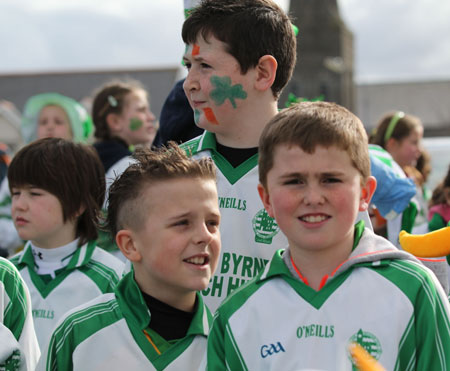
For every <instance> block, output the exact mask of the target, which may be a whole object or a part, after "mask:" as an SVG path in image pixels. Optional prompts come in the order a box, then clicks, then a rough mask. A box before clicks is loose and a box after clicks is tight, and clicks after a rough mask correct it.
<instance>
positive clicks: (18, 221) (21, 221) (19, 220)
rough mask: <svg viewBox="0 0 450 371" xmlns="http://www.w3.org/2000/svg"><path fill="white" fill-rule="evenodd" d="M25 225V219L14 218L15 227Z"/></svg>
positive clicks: (26, 221)
mask: <svg viewBox="0 0 450 371" xmlns="http://www.w3.org/2000/svg"><path fill="white" fill-rule="evenodd" d="M26 223H28V220H26V219H25V218H21V217H17V218H16V223H15V224H16V225H25V224H26Z"/></svg>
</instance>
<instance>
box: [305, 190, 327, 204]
mask: <svg viewBox="0 0 450 371" xmlns="http://www.w3.org/2000/svg"><path fill="white" fill-rule="evenodd" d="M324 201H325V197H324V196H323V195H322V192H320V190H318V189H316V187H309V188H308V189H307V190H306V191H305V194H304V196H303V202H304V203H305V204H306V205H320V204H323V203H324Z"/></svg>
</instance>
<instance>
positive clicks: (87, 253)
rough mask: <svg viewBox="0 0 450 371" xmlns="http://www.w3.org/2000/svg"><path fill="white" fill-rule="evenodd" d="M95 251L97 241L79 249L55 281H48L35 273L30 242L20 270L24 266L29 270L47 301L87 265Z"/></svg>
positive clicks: (21, 257) (22, 256)
mask: <svg viewBox="0 0 450 371" xmlns="http://www.w3.org/2000/svg"><path fill="white" fill-rule="evenodd" d="M94 249H95V241H90V242H89V243H87V244H85V245H83V246H81V247H79V248H78V249H77V250H76V251H75V253H74V254H73V256H72V258H71V259H70V261H69V264H67V266H66V267H65V268H63V269H61V270H59V271H58V272H59V273H58V274H57V275H56V277H55V278H54V279H52V280H51V281H48V280H47V279H46V278H45V275H44V276H40V275H38V274H37V273H36V271H35V266H36V265H35V262H34V256H33V252H32V249H31V243H30V242H29V241H28V242H27V244H26V245H25V248H24V251H23V252H22V254H21V256H20V257H19V260H18V264H17V265H18V266H19V270H20V269H22V268H23V266H25V267H27V268H28V272H29V274H30V278H31V281H33V284H34V285H35V286H36V289H37V290H38V291H39V293H40V294H41V296H42V297H43V298H44V299H45V298H46V297H47V296H48V295H49V294H50V293H51V292H52V291H53V289H55V288H56V287H57V286H58V285H59V284H60V283H61V282H62V281H64V279H65V278H66V277H67V276H68V275H69V274H70V273H72V271H73V270H75V269H77V268H79V267H81V266H83V265H86V264H87V263H88V262H89V260H90V259H91V257H92V254H93V253H94Z"/></svg>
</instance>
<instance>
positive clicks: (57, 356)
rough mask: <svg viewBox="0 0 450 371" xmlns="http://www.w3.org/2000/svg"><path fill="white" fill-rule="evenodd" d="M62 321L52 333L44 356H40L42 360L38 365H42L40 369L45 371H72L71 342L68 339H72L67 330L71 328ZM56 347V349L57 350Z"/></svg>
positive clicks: (70, 333) (69, 331)
mask: <svg viewBox="0 0 450 371" xmlns="http://www.w3.org/2000/svg"><path fill="white" fill-rule="evenodd" d="M66 323H67V322H66V321H64V322H63V323H62V324H61V325H60V326H59V327H57V328H56V329H55V331H54V332H53V334H52V336H51V338H50V342H49V344H48V348H47V350H46V353H45V354H42V359H41V360H40V362H39V364H40V365H42V369H43V370H46V371H57V370H64V371H71V370H73V363H72V353H73V349H72V342H71V341H70V338H71V337H72V332H71V330H69V329H70V328H71V326H70V324H69V326H67V325H66ZM57 345H58V349H57Z"/></svg>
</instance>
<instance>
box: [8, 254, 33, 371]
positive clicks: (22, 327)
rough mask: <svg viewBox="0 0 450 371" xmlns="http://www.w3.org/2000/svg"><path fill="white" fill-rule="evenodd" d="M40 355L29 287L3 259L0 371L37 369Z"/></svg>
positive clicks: (12, 266)
mask: <svg viewBox="0 0 450 371" xmlns="http://www.w3.org/2000/svg"><path fill="white" fill-rule="evenodd" d="M40 354H41V353H40V351H39V346H38V342H37V339H36V334H35V332H34V326H33V319H32V317H31V298H30V294H29V292H28V288H27V286H26V285H25V282H24V281H23V279H22V278H21V277H20V274H19V272H18V271H17V269H16V267H15V266H14V265H13V264H12V263H11V262H9V261H8V260H6V259H3V258H0V370H34V369H35V367H36V364H37V361H38V359H39V356H40Z"/></svg>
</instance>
